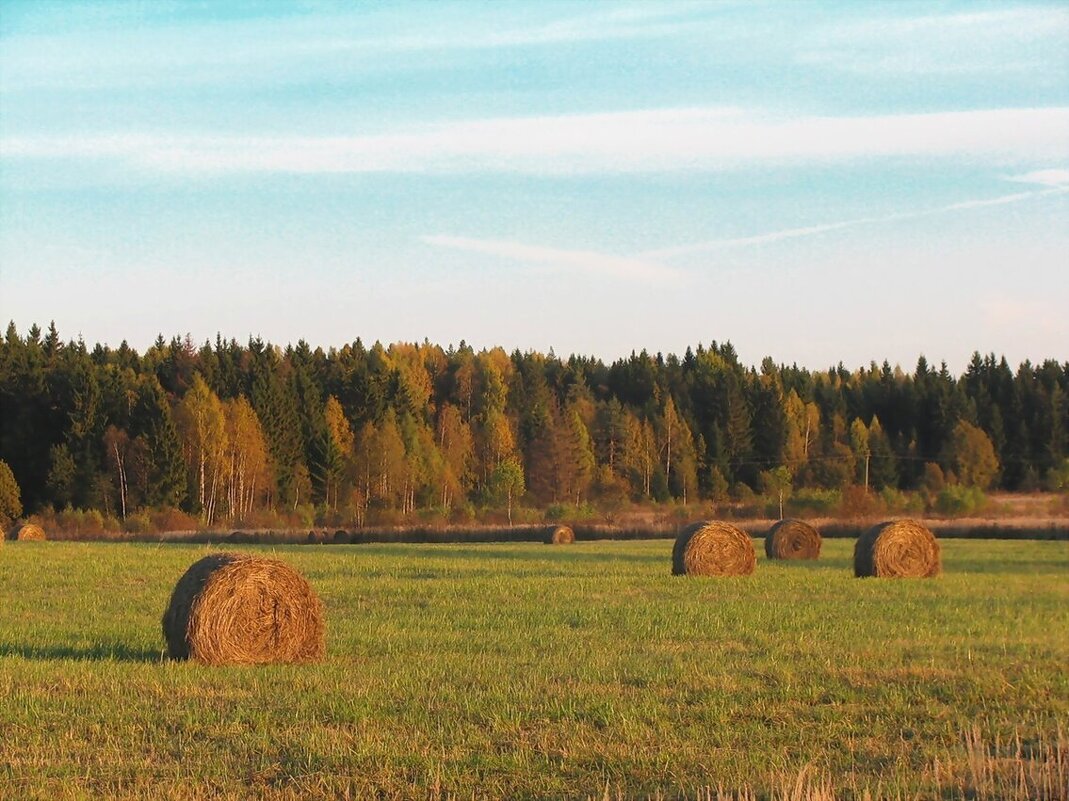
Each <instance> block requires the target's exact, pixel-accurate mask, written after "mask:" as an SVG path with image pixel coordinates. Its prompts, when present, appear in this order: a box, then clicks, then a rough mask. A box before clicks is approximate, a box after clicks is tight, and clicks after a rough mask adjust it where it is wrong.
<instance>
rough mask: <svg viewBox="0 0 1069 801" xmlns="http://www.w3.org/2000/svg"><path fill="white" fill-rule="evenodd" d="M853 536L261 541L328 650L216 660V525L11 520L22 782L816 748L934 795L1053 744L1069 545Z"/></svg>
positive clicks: (887, 781)
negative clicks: (171, 531)
mask: <svg viewBox="0 0 1069 801" xmlns="http://www.w3.org/2000/svg"><path fill="white" fill-rule="evenodd" d="M851 549H852V543H851V542H849V541H842V540H828V541H825V544H824V556H823V558H822V559H821V560H820V561H819V562H815V563H794V564H790V563H772V562H768V561H767V560H764V559H763V558H761V560H760V561H759V562H758V569H757V573H756V574H755V575H754V576H752V577H749V578H742V579H689V578H673V577H672V576H670V575H669V569H670V553H671V542H668V541H645V542H598V543H582V544H577V545H574V546H565V547H549V546H544V545H537V544H507V545H363V546H323V547H308V546H303V547H296V546H294V547H277V548H273V549H271V548H247V549H246V550H255V551H263V552H271V553H274V554H275V555H277V556H279V557H280V558H283V559H285V560H287V561H288V562H290V563H291V564H293V565H294V566H296V567H297V568H298V569H299V570H301V571H302V572H303V573H304V575H305V576H306V577H307V578H308V579H309V580H310V581H311V583H312V584H313V586H314V587H315V589H316V590H317V592H319V594H320V596H321V598H322V599H323V601H324V603H325V606H326V609H327V615H328V635H327V649H328V658H327V660H326V662H325V663H323V664H321V665H316V666H305V667H290V666H272V667H266V668H205V667H201V666H198V665H193V664H180V663H171V662H167V661H163V660H162V659H161V657H162V648H163V640H162V636H161V633H160V626H159V619H160V616H161V614H162V612H163V609H164V606H165V605H166V603H167V600H168V597H169V594H170V590H171V588H172V587H173V586H174V583H175V581H176V580H177V579H178V577H179V576H180V575H181V573H182V572H183V571H184V570H185V568H186V567H188V565H189V564H191V563H192V562H193V561H194V560H195V559H197V558H199V556H201V555H202V554H203V553H204V552H205V548H204V547H203V546H184V545H150V544H102V543H6V544H5V545H3V546H2V547H0V796H3V795H4V791H3V788H4V787H5V786H6V787H8V788H11V790H10V792H11V797H13V798H86V799H89V798H92V799H99V798H101V797H105V798H110V797H116V798H141V797H154V798H167V797H172V798H181V799H188V798H234V799H238V798H246V797H266V798H279V799H281V798H298V797H324V798H339V797H352V798H366V797H372V798H439V797H446V796H457V797H460V798H471V797H473V796H474V797H477V798H499V797H500V798H506V797H507V798H544V797H597V798H601V797H602V796H603V795H604V794H605V793H606V787H608V788H609V792H610V794H611V795H612V796H613V797H616V796H624V797H647V796H657V795H660V796H662V797H667V798H673V797H677V796H680V797H681V796H683V794H686V797H694V796H695V794H696V792H697V791H698V788H702V787H718V786H723V787H725V788H729V789H737V788H741V787H753V788H755V790H756V791H757V793H758V794H759V795H760V794H763V793H767V792H769V791H770V790H773V789H774V788H775V787H777V786H779V783H781V782H782V781H784V777H787V778H788V779H789V778H790V777H792V776H797V775H798V773H799V772H800V771H802V770H803V769H806V767H807V766H809V768H808V770H810V771H811V775H814V776H826V777H828V779H829V780H830V781H831V782H832V783H834V785H835V787H836V788H837V790H838V794H839V796H840V797H852V796H854V795H855V794H858V793H860V792H861V790H862V789H864V788H871V789H872V790H873V791H877V790H878V791H879V792H884V793H891V794H892V795H893V794H896V793H903V794H907V795H908V796H909V797H913V795H914V794H916V793H918V792H920V793H929V794H930V793H933V792H934V790H933V788H935V787H936V785H937V784H938V787H939V788H941V789H940V792H943V793H944V794H947V793H948V788H949V789H951V790H952V789H954V788H959V787H960V788H966V785H967V784H968V782H969V781H970V779H969V770H970V767H969V763H970V760H973V761H975V757H976V751H977V749H979V750H980V751H981V752H982V754H981V756H982V757H983V756H986V757H987V758H989V759H992V760H995V761H997V762H999V763H1001V762H1002V761H1005V760H1006V759H1009V760H1011V761H1012V760H1013V759H1015V758H1016V759H1018V760H1019V759H1021V758H1026V757H1027V756H1028V755H1029V753H1030V752H1032V751H1035V750H1037V749H1039V748H1041V747H1046V746H1049V744H1050V743H1052V742H1055V741H1057V740H1058V737H1059V727H1060V726H1061V727H1062V728H1064V724H1065V721H1066V720H1069V671H1067V670H1066V665H1067V664H1069V637H1067V636H1066V632H1067V631H1069V603H1067V601H1069V549H1067V546H1066V544H1065V543H1058V542H995V541H945V542H943V557H944V559H943V561H944V568H945V574H944V575H943V576H942V577H940V578H938V579H935V580H928V581H924V580H911V581H893V580H890V581H889V580H877V579H864V580H860V579H855V578H853V577H852V574H851V571H850V555H851ZM974 730H975V731H974ZM976 734H979V736H980V738H981V739H982V741H983V743H986V745H983V744H981V745H977V742H976V741H975V736H976ZM1015 736H1016V737H1017V738H1019V742H1015V743H1014V745H1013V746H1012V747H1011V746H1009V745H1007V743H1009V742H1010V741H1011V740H1012V739H1013V738H1014V737H1015ZM967 739H968V740H969V741H968V742H967ZM996 739H997V740H998V743H997V744H996ZM1015 754H1016V756H1015ZM1022 754H1023V755H1024V757H1022V756H1021V755H1022ZM1058 759H1062V757H1058ZM936 761H938V762H939V766H940V767H939V770H940V771H941V773H940V774H939V775H938V777H937V776H936V775H935V774H934V773H933V770H934V766H935V763H936ZM974 772H975V770H974ZM949 797H957V796H954V795H953V794H950V796H949ZM1059 797H1064V796H1059Z"/></svg>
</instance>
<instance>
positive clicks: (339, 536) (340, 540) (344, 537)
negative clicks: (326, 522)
mask: <svg viewBox="0 0 1069 801" xmlns="http://www.w3.org/2000/svg"><path fill="white" fill-rule="evenodd" d="M351 541H352V537H350V536H349V532H348V531H346V530H345V529H341V528H339V529H338V530H337V531H335V532H334V542H335V543H336V544H338V545H344V544H345V543H347V542H351Z"/></svg>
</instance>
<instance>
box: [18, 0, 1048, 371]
mask: <svg viewBox="0 0 1069 801" xmlns="http://www.w3.org/2000/svg"><path fill="white" fill-rule="evenodd" d="M1067 223H1069V5H1066V4H1064V3H1056V2H1052V3H1016V2H1002V3H995V2H991V3H978V2H962V3H955V2H946V1H943V2H920V3H911V2H885V3H866V2H816V1H815V0H814V1H813V2H749V1H748V0H747V1H746V2H728V1H726V0H725V2H682V1H680V2H677V1H676V0H660V1H659V2H653V1H652V0H651V1H650V2H613V1H611V0H601V2H581V3H580V2H543V1H541V0H540V2H538V3H531V2H519V1H517V2H508V1H507V0H505V1H504V2H494V3H490V2H434V3H430V2H422V3H417V2H407V3H392V2H391V3H386V2H364V3H359V4H357V3H319V2H300V3H292V4H285V3H281V2H279V3H252V2H229V3H228V2H195V3H183V2H167V0H159V2H154V3H115V2H77V1H76V0H72V1H71V2H20V1H19V0H3V2H2V3H0V318H3V321H4V322H6V321H7V320H13V321H14V322H15V324H16V326H17V327H18V329H19V331H20V332H21V333H25V332H26V331H27V330H28V329H29V327H30V326H31V325H32V324H34V323H37V324H39V325H41V326H42V327H46V326H47V325H48V323H49V321H50V320H54V321H55V322H56V325H57V327H58V328H59V330H60V334H61V336H63V337H64V338H65V339H73V338H77V337H79V336H81V337H83V338H84V339H85V341H86V342H87V343H89V344H90V345H92V344H93V343H96V342H106V343H109V344H111V345H113V346H114V345H118V344H119V343H120V342H121V341H122V340H127V341H128V342H129V343H130V344H131V345H133V346H135V347H137V348H139V349H143V348H145V347H147V346H148V345H149V344H151V342H152V341H153V340H155V338H156V336H157V335H158V334H161V333H162V334H163V335H164V337H165V338H167V339H169V338H170V337H172V336H175V335H180V336H185V335H186V334H187V333H188V334H189V335H191V336H192V338H193V339H194V340H195V341H197V342H203V341H204V340H206V339H212V340H214V339H215V336H216V334H217V333H219V334H222V336H223V337H224V338H230V337H234V338H236V339H237V340H238V341H239V342H245V341H247V339H248V338H249V337H250V336H260V337H262V338H264V339H267V340H270V341H273V342H275V343H279V344H285V343H293V342H296V341H297V340H299V339H304V340H306V341H308V342H309V343H311V344H312V345H313V346H315V345H321V346H323V347H329V346H340V345H342V344H344V343H347V342H351V341H353V340H354V339H356V338H357V337H360V338H362V339H363V341H364V342H365V343H371V342H374V341H376V340H379V341H382V342H383V343H389V342H394V341H423V340H424V339H427V340H430V341H431V342H435V343H438V344H441V345H443V346H448V345H450V344H459V343H460V342H461V340H464V341H466V342H467V343H469V344H471V345H473V346H474V347H476V348H483V347H493V346H496V345H501V346H504V347H505V348H506V349H508V350H512V349H514V348H519V349H520V350H523V351H526V350H539V351H543V352H546V351H549V350H550V349H553V351H554V352H555V353H557V354H558V355H562V356H563V355H567V354H571V353H580V354H584V355H592V356H597V357H600V358H602V359H605V360H606V361H608V360H612V359H616V358H619V357H621V356H626V355H627V354H629V353H630V352H631V351H632V350H642V349H647V350H648V351H650V352H651V353H652V352H663V353H666V354H667V353H677V354H682V353H683V352H684V351H685V349H686V348H687V347H688V346H695V345H697V344H698V343H703V344H708V343H709V342H711V341H713V340H716V341H718V342H723V341H726V340H730V341H731V342H732V343H733V344H734V345H735V347H736V349H737V350H738V352H739V354H740V356H741V358H742V359H743V361H744V362H746V363H750V364H756V363H758V362H760V361H761V359H762V358H764V357H765V356H771V357H772V358H773V359H774V360H775V361H776V362H781V363H788V364H790V363H797V364H798V365H800V366H805V367H809V368H812V369H823V368H826V367H828V366H830V365H833V364H837V363H839V362H842V363H844V364H845V365H847V366H848V367H855V366H860V365H867V364H868V363H869V362H870V361H873V360H875V361H877V362H882V361H883V360H884V359H887V360H889V361H890V362H891V363H892V364H896V363H897V364H901V365H902V366H903V367H905V368H907V369H909V368H911V367H912V366H913V365H914V364H915V363H916V361H917V358H918V356H920V355H922V354H923V355H925V356H926V358H927V359H928V360H929V361H930V362H934V363H938V362H940V361H943V360H945V361H946V362H947V363H948V365H949V366H950V367H951V368H952V369H954V370H956V371H960V370H962V369H964V367H965V365H966V363H967V361H968V359H969V357H970V355H971V354H972V353H973V352H974V351H980V352H981V353H989V352H994V353H997V354H1000V355H1003V354H1004V355H1005V356H1006V357H1007V358H1008V359H1010V361H1011V363H1017V362H1020V361H1022V360H1024V359H1031V360H1033V361H1039V360H1042V359H1046V358H1055V359H1058V360H1060V361H1064V360H1066V359H1069V313H1067V312H1066V309H1067V308H1069V224H1067Z"/></svg>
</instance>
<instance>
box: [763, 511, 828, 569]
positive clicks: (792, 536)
mask: <svg viewBox="0 0 1069 801" xmlns="http://www.w3.org/2000/svg"><path fill="white" fill-rule="evenodd" d="M820 544H821V538H820V532H819V531H817V530H816V529H815V528H813V527H812V526H811V525H809V524H808V523H806V522H805V521H804V520H789V519H788V520H780V521H779V522H778V523H776V524H775V525H773V526H772V528H770V529H769V530H768V533H767V534H766V535H765V556H767V557H768V558H769V559H819V558H820Z"/></svg>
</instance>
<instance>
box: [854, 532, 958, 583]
mask: <svg viewBox="0 0 1069 801" xmlns="http://www.w3.org/2000/svg"><path fill="white" fill-rule="evenodd" d="M941 569H942V565H941V563H940V560H939V542H938V540H936V538H935V535H933V534H932V532H931V531H930V530H929V529H928V527H927V526H925V525H924V524H923V523H919V522H917V521H916V520H892V521H889V522H887V523H880V524H879V525H875V526H873V527H872V528H870V529H869V530H868V531H866V532H865V533H864V534H862V535H861V536H860V537H858V539H857V542H856V543H855V544H854V575H855V576H858V577H861V576H882V577H891V578H901V577H912V578H928V577H930V576H937V575H939V571H940V570H941Z"/></svg>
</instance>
